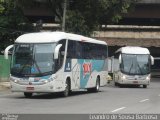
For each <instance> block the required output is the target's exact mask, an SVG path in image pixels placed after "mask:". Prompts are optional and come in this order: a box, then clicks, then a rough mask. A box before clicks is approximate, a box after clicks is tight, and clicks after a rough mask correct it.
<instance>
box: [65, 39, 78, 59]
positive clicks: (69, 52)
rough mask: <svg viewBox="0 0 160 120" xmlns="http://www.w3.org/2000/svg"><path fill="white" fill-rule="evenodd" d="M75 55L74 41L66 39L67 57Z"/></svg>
mask: <svg viewBox="0 0 160 120" xmlns="http://www.w3.org/2000/svg"><path fill="white" fill-rule="evenodd" d="M75 57H76V41H72V40H68V50H67V58H75Z"/></svg>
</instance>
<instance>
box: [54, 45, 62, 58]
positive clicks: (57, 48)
mask: <svg viewBox="0 0 160 120" xmlns="http://www.w3.org/2000/svg"><path fill="white" fill-rule="evenodd" d="M61 47H62V44H58V45H57V46H56V48H55V51H54V59H58V54H59V50H60V48H61Z"/></svg>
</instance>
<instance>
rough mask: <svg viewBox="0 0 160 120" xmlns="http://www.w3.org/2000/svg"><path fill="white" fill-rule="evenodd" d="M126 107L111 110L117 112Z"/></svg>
mask: <svg viewBox="0 0 160 120" xmlns="http://www.w3.org/2000/svg"><path fill="white" fill-rule="evenodd" d="M125 108H126V107H121V108H118V109H115V110H113V111H111V112H112V113H113V112H117V111H120V110H123V109H125Z"/></svg>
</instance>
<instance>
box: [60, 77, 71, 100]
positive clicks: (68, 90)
mask: <svg viewBox="0 0 160 120" xmlns="http://www.w3.org/2000/svg"><path fill="white" fill-rule="evenodd" d="M69 94H70V80H69V79H67V80H66V83H65V90H64V91H63V92H62V95H63V97H67V96H69Z"/></svg>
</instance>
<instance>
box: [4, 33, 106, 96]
mask: <svg viewBox="0 0 160 120" xmlns="http://www.w3.org/2000/svg"><path fill="white" fill-rule="evenodd" d="M12 47H13V53H12V61H11V75H10V82H11V90H12V91H13V92H23V93H24V95H25V97H31V96H32V94H33V93H52V92H62V93H63V95H64V96H68V95H69V93H70V92H71V91H72V90H78V89H87V90H89V91H94V92H98V91H99V87H100V86H104V85H106V82H107V80H106V79H107V75H108V71H107V43H105V42H103V41H98V40H95V39H92V38H88V37H84V36H81V35H76V34H70V33H64V32H41V33H29V34H24V35H22V36H20V37H18V38H17V39H16V41H15V44H14V45H10V46H8V47H7V48H6V49H5V58H6V59H7V58H8V51H9V49H10V48H12Z"/></svg>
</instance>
